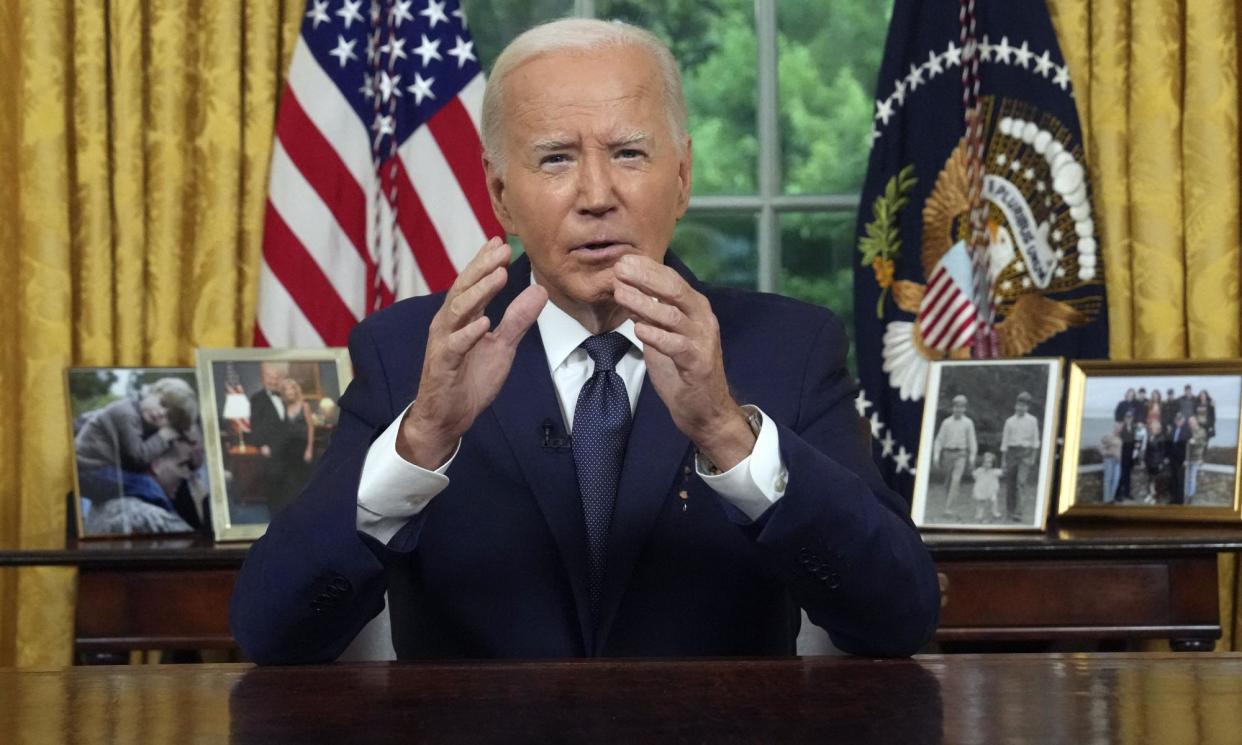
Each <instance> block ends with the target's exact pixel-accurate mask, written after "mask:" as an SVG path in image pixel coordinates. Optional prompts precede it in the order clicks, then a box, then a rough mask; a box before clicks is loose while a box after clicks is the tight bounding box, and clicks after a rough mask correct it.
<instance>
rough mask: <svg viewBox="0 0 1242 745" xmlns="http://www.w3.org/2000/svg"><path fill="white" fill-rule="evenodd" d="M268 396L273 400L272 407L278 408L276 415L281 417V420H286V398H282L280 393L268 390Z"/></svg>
mask: <svg viewBox="0 0 1242 745" xmlns="http://www.w3.org/2000/svg"><path fill="white" fill-rule="evenodd" d="M267 398H268V400H270V401H271V402H272V408H273V409H276V416H278V417H280V421H282V422H283V421H284V420H285V400H284V399H283V398H281V396H280V394H279V393H276V392H274V391H272V390H270V389H269V390H267Z"/></svg>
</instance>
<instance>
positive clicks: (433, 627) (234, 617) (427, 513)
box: [231, 256, 939, 663]
mask: <svg viewBox="0 0 1242 745" xmlns="http://www.w3.org/2000/svg"><path fill="white" fill-rule="evenodd" d="M668 263H669V264H670V265H671V266H673V267H674V268H676V269H677V270H678V271H679V272H681V273H682V274H683V276H685V277H686V278H687V279H688V280H689V281H690V282H691V283H692V284H694V286H695V287H696V288H697V289H698V290H699V291H701V292H703V293H704V294H705V295H706V296H707V297H708V299H709V300H710V301H711V304H712V308H713V310H714V311H715V313H716V316H717V318H718V319H719V322H720V333H721V342H722V345H723V350H724V364H725V369H726V372H727V376H728V379H729V383H730V385H731V387H732V388H733V391H734V396H735V398H736V399H737V401H738V402H739V403H744V404H745V403H750V404H755V405H757V406H759V407H760V408H761V409H763V411H764V412H766V413H767V415H768V417H769V421H768V422H767V423H766V424H765V425H764V426H772V425H775V426H777V427H779V432H780V450H781V456H782V458H783V459H784V463H785V464H786V466H787V467H788V469H789V483H788V487H787V490H786V492H785V494H784V496H783V497H782V498H781V499H780V500H779V501H778V502H777V503H776V505H774V506H773V507H772V508H771V509H769V510H768V511H767V512H766V513H764V514H763V515H762V516H761V517H760V518H759V519H758V520H756V521H754V522H751V521H750V520H748V519H747V518H746V517H745V516H743V515H742V514H741V513H740V512H739V511H737V510H736V509H735V508H733V507H732V506H731V505H729V504H728V503H727V502H726V501H725V500H724V499H723V498H721V497H720V496H719V495H717V494H716V493H715V492H713V491H712V490H711V489H710V488H708V487H707V486H706V485H705V484H704V483H703V482H702V480H701V479H699V478H698V477H697V476H696V475H695V470H694V449H693V446H692V445H691V443H690V442H689V441H688V439H687V438H686V437H685V435H683V434H682V433H681V432H680V431H678V429H677V428H676V427H675V426H674V425H673V421H672V419H671V417H670V415H669V412H668V409H667V408H665V405H664V403H663V402H662V401H661V400H660V398H659V396H658V395H657V394H656V392H655V390H654V389H653V388H652V387H651V383H650V381H646V382H644V384H643V389H642V393H641V394H640V396H639V398H638V404H637V409H636V411H635V414H634V420H633V428H632V430H631V434H630V441H629V445H628V449H627V451H626V457H625V463H624V467H623V472H622V476H621V482H620V487H619V489H618V494H617V500H616V508H615V513H614V516H613V521H612V528H611V533H610V537H609V541H608V558H607V575H606V578H605V584H604V590H603V596H602V602H601V606H602V607H601V620H600V623H599V626H598V628H592V627H591V624H590V623H589V621H588V618H589V611H588V607H587V602H588V601H587V591H586V567H587V550H586V536H585V528H584V523H583V516H582V506H581V501H580V497H579V494H578V488H577V480H576V477H575V473H574V463H573V456H572V454H571V452H570V451H569V449H568V448H567V447H556V440H557V437H558V436H559V435H562V434H563V431H564V428H563V424H562V419H561V414H560V409H559V406H558V404H557V400H556V394H555V390H554V388H553V383H552V379H551V375H550V372H549V370H548V364H547V358H546V357H545V355H544V353H543V349H542V341H541V340H540V337H539V331H538V328H537V327H533V328H532V329H531V330H530V332H529V333H528V334H527V335H526V337H525V338H524V339H523V340H522V342H521V343H520V345H519V347H518V350H517V355H516V358H515V360H514V363H513V368H512V370H511V372H510V374H509V377H508V379H507V381H506V382H505V384H504V386H503V388H502V389H501V391H500V394H499V396H498V397H497V399H496V401H495V402H494V403H493V405H492V406H491V407H490V408H489V409H488V410H487V411H484V412H483V413H482V414H481V415H480V416H479V417H478V419H477V420H476V421H475V423H474V425H473V426H472V427H471V429H470V430H469V431H468V432H467V433H466V435H465V436H464V437H463V438H462V443H461V449H460V451H459V453H458V454H457V457H456V459H455V460H454V461H453V463H452V465H451V466H450V468H449V471H448V476H449V478H450V484H449V486H448V488H447V489H445V490H444V491H443V492H441V493H440V494H439V495H437V496H436V497H435V498H434V499H433V500H432V501H431V503H430V504H429V505H428V506H427V508H426V509H424V510H423V512H422V513H420V514H419V515H418V516H416V517H415V518H414V519H412V520H411V521H410V522H409V523H408V524H407V525H406V526H405V528H403V529H402V530H401V532H399V533H398V534H397V535H396V536H395V537H394V538H393V539H392V540H391V541H390V542H389V543H388V545H386V546H385V545H381V544H380V543H379V542H378V541H376V540H374V539H372V538H371V537H370V536H366V535H363V534H361V533H359V532H358V531H357V530H355V519H356V510H357V506H356V505H357V492H358V480H359V476H360V473H361V471H362V465H363V462H364V460H365V458H366V454H367V449H368V447H369V446H370V444H371V442H372V441H374V439H375V438H376V437H377V436H378V435H379V434H380V433H381V432H382V431H383V430H384V429H385V428H386V427H387V426H388V425H389V424H390V423H391V422H392V421H393V420H394V419H395V418H396V416H397V415H398V414H399V413H401V411H402V410H403V409H404V408H405V407H406V406H407V405H408V404H409V402H410V401H411V400H413V399H414V398H415V396H416V395H417V393H418V391H417V385H418V377H419V371H420V370H421V367H422V361H423V360H422V358H423V350H424V348H425V345H426V338H427V328H428V324H429V323H430V321H431V318H432V316H433V315H434V314H435V313H436V311H437V310H438V309H439V307H440V305H441V303H442V302H443V295H433V296H428V297H420V298H414V299H411V300H406V301H403V302H401V303H398V304H396V305H395V306H393V307H392V308H389V309H387V310H385V311H383V312H380V313H377V314H375V315H374V316H371V317H370V318H368V319H366V320H365V321H363V322H362V323H359V324H358V326H357V327H356V328H355V329H354V331H353V333H352V334H351V337H350V344H349V347H350V353H351V355H352V357H353V363H354V380H353V382H352V383H351V384H350V386H349V388H348V390H347V391H346V392H345V394H344V395H343V396H342V398H341V402H340V405H341V419H340V425H339V427H338V429H337V432H336V434H335V435H334V437H333V439H332V442H331V445H330V446H329V448H328V451H327V453H326V454H325V456H324V458H323V460H322V461H321V463H320V465H319V467H318V468H317V469H316V471H315V473H314V475H313V476H312V478H311V481H310V483H309V485H308V486H307V487H306V489H305V490H304V492H303V493H302V495H301V496H300V497H299V498H298V500H297V501H296V502H294V503H293V504H292V505H290V506H289V507H288V508H287V509H286V510H284V511H283V512H282V513H281V514H280V515H278V516H277V517H276V519H275V520H274V521H273V522H272V524H271V526H270V527H269V529H268V531H267V534H266V535H265V536H264V537H263V538H262V539H261V540H259V541H258V542H257V543H255V545H254V547H253V548H252V549H251V550H250V553H249V555H248V556H247V558H246V562H245V565H244V566H243V567H242V571H241V574H240V576H239V578H238V582H237V586H236V590H235V592H234V595H233V602H232V607H231V622H232V628H233V633H234V635H235V636H236V638H237V641H238V643H239V644H240V645H241V648H242V649H243V650H244V651H245V652H246V653H247V654H248V655H250V657H251V658H252V659H254V660H256V661H257V662H260V663H294V662H318V661H327V660H332V659H334V658H335V657H336V656H337V655H338V654H339V653H340V652H341V651H342V650H343V649H344V648H345V647H346V646H347V645H348V644H349V642H350V641H351V640H352V639H353V637H354V636H355V635H356V634H357V633H358V631H359V630H361V629H362V627H363V626H364V625H365V624H366V623H367V622H368V621H369V620H370V619H371V618H372V617H374V616H375V615H376V614H377V613H378V612H379V611H380V610H381V609H382V608H383V603H384V592H385V590H387V591H388V593H389V598H390V602H391V614H392V628H393V641H394V644H395V647H396V650H397V653H398V656H400V657H402V658H427V657H442V656H453V657H575V656H590V655H603V656H625V655H643V656H653V655H677V656H688V655H713V656H722V655H786V654H792V653H793V652H794V640H795V638H796V636H797V633H798V625H799V619H800V614H799V610H798V609H799V607H801V608H805V609H806V611H807V613H808V614H809V617H810V618H811V619H812V621H814V622H815V623H816V624H818V625H819V626H822V627H823V628H824V629H826V630H827V631H828V632H829V634H830V635H831V637H832V639H833V641H834V643H835V644H836V645H837V646H838V647H840V648H841V649H843V650H846V651H849V652H854V653H857V654H867V655H880V656H899V655H907V654H911V653H913V652H915V651H916V650H917V649H919V647H920V646H922V645H923V644H924V643H926V642H927V641H928V640H929V639H930V638H931V636H932V633H933V631H934V630H935V627H936V623H937V618H938V614H939V588H938V585H937V581H936V574H935V570H934V567H933V565H932V562H931V559H930V556H929V555H928V553H927V550H926V548H925V547H924V546H923V543H922V541H921V540H920V538H919V535H918V533H917V531H916V530H915V529H914V527H913V525H912V524H911V522H910V520H909V518H908V517H907V505H906V503H905V502H904V500H902V499H901V498H900V497H899V496H898V495H897V494H895V493H893V492H892V491H890V490H889V489H888V488H887V487H886V486H885V485H884V483H883V481H882V479H881V477H880V474H879V472H878V471H877V469H876V467H875V465H874V464H873V461H872V458H871V452H870V448H869V445H868V443H867V441H866V438H865V437H864V435H863V433H862V430H861V428H860V420H859V417H858V415H857V413H856V411H855V408H854V396H855V391H856V389H855V385H854V383H853V381H852V380H851V379H850V376H849V375H848V373H847V372H846V368H845V355H846V348H847V344H848V340H847V338H846V335H845V332H844V329H843V326H842V324H841V323H840V321H839V320H838V319H837V318H836V317H835V316H833V315H832V314H831V313H829V312H828V311H827V310H824V309H823V308H819V307H815V306H811V305H807V304H805V303H800V302H797V301H794V300H790V299H788V298H783V297H780V296H775V295H766V294H760V293H755V292H744V291H739V290H732V289H723V288H716V287H710V286H704V285H702V284H700V283H698V281H697V280H696V279H695V278H694V277H693V276H692V275H691V274H690V273H689V271H688V270H687V269H686V268H685V267H684V265H682V264H681V263H680V262H679V261H678V260H677V259H676V258H675V257H672V256H670V257H669V258H668ZM509 275H510V276H509V282H508V285H507V287H506V288H505V289H504V290H503V291H502V292H501V294H500V295H499V296H498V297H497V298H496V300H495V301H493V303H492V304H491V305H490V306H489V307H488V309H487V315H488V316H489V317H490V318H491V319H492V321H493V323H497V322H498V321H499V319H500V316H501V315H502V314H503V311H504V309H505V307H507V305H508V303H509V302H510V301H511V300H512V299H513V298H514V297H516V295H517V293H518V292H520V291H521V290H522V289H523V288H525V287H526V286H527V285H528V284H529V281H530V266H529V263H528V261H527V260H526V258H525V257H523V258H520V259H518V260H517V261H516V262H514V264H513V265H512V266H511V267H510V272H509ZM548 422H552V423H554V426H553V430H554V432H553V436H552V437H551V438H548V437H547V436H546V435H547V427H546V423H548Z"/></svg>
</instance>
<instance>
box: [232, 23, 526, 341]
mask: <svg viewBox="0 0 1242 745" xmlns="http://www.w3.org/2000/svg"><path fill="white" fill-rule="evenodd" d="M482 100H483V72H482V68H481V67H480V64H479V59H478V55H477V54H476V52H475V50H474V44H473V42H472V41H471V38H470V32H469V27H468V25H467V22H466V16H465V14H464V13H463V12H462V9H461V7H460V5H459V3H458V2H457V0H417V2H416V0H310V2H309V3H307V6H306V13H305V17H304V18H303V21H302V30H301V34H300V36H299V38H298V42H297V47H296V48H295V50H294V53H293V60H292V63H291V64H290V68H289V77H288V84H287V86H286V88H285V90H284V93H283V95H282V98H281V102H280V110H279V114H278V117H277V123H276V142H275V145H274V147H273V153H272V168H271V182H270V187H269V192H268V201H267V214H266V219H265V223H264V230H263V263H262V267H261V270H260V276H259V305H258V313H257V316H258V317H257V319H256V324H255V343H256V345H258V346H269V345H270V346H289V347H319V346H325V345H326V346H341V345H344V344H345V343H346V340H347V337H348V334H349V330H350V329H351V328H352V327H353V325H354V324H355V323H356V322H357V321H359V320H361V319H362V318H363V317H364V316H366V315H367V314H369V313H371V312H374V311H376V310H378V309H380V308H382V307H384V306H386V305H390V304H391V303H393V302H394V301H395V300H396V299H399V298H403V297H408V296H411V295H420V294H425V293H428V292H436V291H439V290H443V289H446V288H447V287H448V286H449V285H450V284H452V282H453V279H454V278H455V277H456V275H457V269H458V268H459V267H462V266H464V265H465V264H466V262H468V261H469V259H470V258H471V257H472V256H473V255H474V253H475V252H476V251H477V250H478V249H479V247H480V246H481V245H482V244H483V243H484V241H485V240H486V239H487V238H488V237H490V236H494V235H500V234H502V231H501V227H500V225H499V223H498V222H497V221H496V217H495V215H494V214H493V213H492V209H491V205H490V202H489V200H488V196H487V188H486V182H485V180H484V175H483V168H482V165H481V160H480V158H481V153H482V148H481V146H480V143H479V135H478V132H479V113H480V110H481V107H482Z"/></svg>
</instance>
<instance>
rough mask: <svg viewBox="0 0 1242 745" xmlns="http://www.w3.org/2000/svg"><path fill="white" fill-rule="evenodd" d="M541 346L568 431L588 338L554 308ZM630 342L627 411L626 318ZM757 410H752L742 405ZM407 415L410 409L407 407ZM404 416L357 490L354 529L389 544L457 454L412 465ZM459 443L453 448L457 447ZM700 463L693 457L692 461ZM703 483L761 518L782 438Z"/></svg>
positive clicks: (631, 380) (378, 445)
mask: <svg viewBox="0 0 1242 745" xmlns="http://www.w3.org/2000/svg"><path fill="white" fill-rule="evenodd" d="M536 323H538V324H539V335H540V337H541V338H542V340H543V349H544V353H545V354H546V355H547V358H548V369H549V370H551V372H552V383H553V385H554V387H555V388H556V397H557V401H558V402H559V403H560V407H561V414H562V415H563V417H564V420H565V430H566V431H567V432H571V434H572V428H573V421H574V409H575V407H576V406H577V404H578V393H579V392H580V391H581V390H582V386H583V385H585V384H586V381H587V380H588V379H589V378H590V377H591V375H592V374H593V373H594V372H595V363H594V362H593V361H592V360H591V357H590V355H588V354H587V353H586V350H584V349H581V348H580V346H579V345H580V344H582V342H583V341H585V340H586V339H587V337H589V336H591V332H590V331H587V329H586V328H585V327H584V326H583V325H582V324H580V323H578V321H576V320H575V319H574V318H573V317H572V316H570V315H569V314H568V313H566V312H565V311H563V310H561V309H560V308H559V307H557V306H556V305H555V304H554V303H552V302H548V303H546V304H545V305H544V306H543V310H542V311H541V312H540V313H539V318H538V320H537V321H536ZM615 330H616V331H617V332H618V333H620V334H622V335H623V336H625V338H627V339H629V340H630V344H631V347H630V349H629V351H628V352H626V354H625V356H624V357H622V358H621V360H620V362H618V363H617V366H616V372H617V375H619V376H621V380H622V381H624V382H625V390H626V392H627V393H628V394H629V397H630V412H631V413H633V411H634V407H635V406H636V405H637V403H638V394H639V393H640V392H641V391H642V387H643V377H644V376H645V375H646V374H647V363H646V362H644V360H643V344H642V342H641V341H639V340H638V336H637V335H636V334H635V333H634V322H633V321H631V320H628V319H627V320H626V321H625V322H624V323H622V324H621V325H620V326H618V327H617V328H616V329H615ZM744 408H747V409H750V410H754V411H758V412H759V415H760V417H761V418H762V419H763V420H764V422H766V421H767V416H766V415H764V414H763V412H762V411H760V410H759V409H758V408H757V407H750V406H748V407H744ZM407 410H408V407H407ZM404 418H405V411H404V410H403V411H402V412H401V413H400V414H399V415H398V416H397V418H396V419H395V420H394V421H393V422H392V424H390V425H389V426H388V428H387V429H385V430H384V432H383V434H381V435H380V436H379V437H378V438H377V439H376V440H375V442H373V443H372V444H371V448H370V450H368V451H367V458H366V462H365V463H364V464H363V467H362V477H361V479H360V481H359V484H358V517H357V528H358V530H360V531H362V532H364V533H366V534H368V535H370V536H372V537H373V538H375V539H377V540H379V541H381V542H383V543H387V542H388V541H389V540H391V539H392V537H393V536H394V535H396V534H397V532H398V531H400V530H401V528H402V526H404V525H405V523H406V522H408V521H409V519H410V518H411V517H413V516H414V515H417V514H418V513H419V512H421V511H422V510H423V508H425V507H426V506H427V505H428V504H429V503H430V502H431V500H432V499H433V498H435V496H436V495H437V494H439V493H440V492H441V491H443V490H444V489H445V487H447V486H448V484H449V479H448V476H447V475H446V472H447V471H448V469H449V466H450V465H452V463H453V459H454V458H456V457H457V450H454V451H453V454H452V455H451V456H449V459H448V461H446V462H445V463H444V464H443V465H442V466H440V467H439V468H437V469H436V470H434V471H429V470H427V469H425V468H420V467H419V466H416V465H414V464H413V463H410V462H409V461H407V460H405V459H404V458H402V457H401V456H400V455H399V454H398V453H397V436H398V434H399V433H400V430H401V420H402V419H404ZM460 447H461V442H460V441H459V442H458V449H460ZM696 461H697V459H696ZM695 470H696V471H697V472H698V475H699V477H700V478H702V479H703V481H704V483H706V484H707V485H708V486H710V487H711V488H712V489H713V490H714V491H715V492H716V493H718V494H719V495H720V496H722V497H724V498H725V499H727V500H728V501H729V502H730V503H731V504H732V505H733V506H735V507H737V509H738V510H740V511H741V512H742V513H743V514H745V515H746V516H747V517H749V518H750V519H751V520H754V519H756V518H758V517H759V516H760V515H762V514H763V513H764V512H765V511H766V510H767V509H768V508H769V507H771V506H772V505H773V504H774V503H775V502H776V501H777V500H778V499H780V498H781V496H782V495H783V494H784V493H785V489H786V487H787V486H788V478H789V476H788V472H787V470H786V468H785V464H784V463H782V462H781V454H780V440H779V433H778V432H777V429H776V427H773V426H769V425H767V424H764V425H763V426H762V427H761V428H760V430H759V436H758V438H757V439H756V442H755V447H754V449H753V450H751V453H750V455H749V456H747V457H746V458H744V459H743V460H742V461H741V462H740V463H738V464H737V465H735V466H734V467H733V468H730V469H729V470H728V471H725V472H724V473H721V474H717V475H709V474H706V473H704V472H703V471H702V470H701V469H699V468H698V466H697V463H696V469H695Z"/></svg>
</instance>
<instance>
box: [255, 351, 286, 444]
mask: <svg viewBox="0 0 1242 745" xmlns="http://www.w3.org/2000/svg"><path fill="white" fill-rule="evenodd" d="M259 375H260V377H261V378H262V380H263V387H262V388H260V389H259V390H257V391H255V392H254V393H252V394H250V444H251V445H254V446H255V447H257V448H259V452H260V453H261V454H263V455H265V456H268V457H270V456H271V454H272V448H273V446H275V445H276V443H278V442H279V441H280V437H281V433H282V430H283V422H284V421H285V402H284V399H282V398H281V397H280V385H281V383H283V382H284V381H285V378H287V377H289V365H288V364H287V363H284V362H260V363H259Z"/></svg>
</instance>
